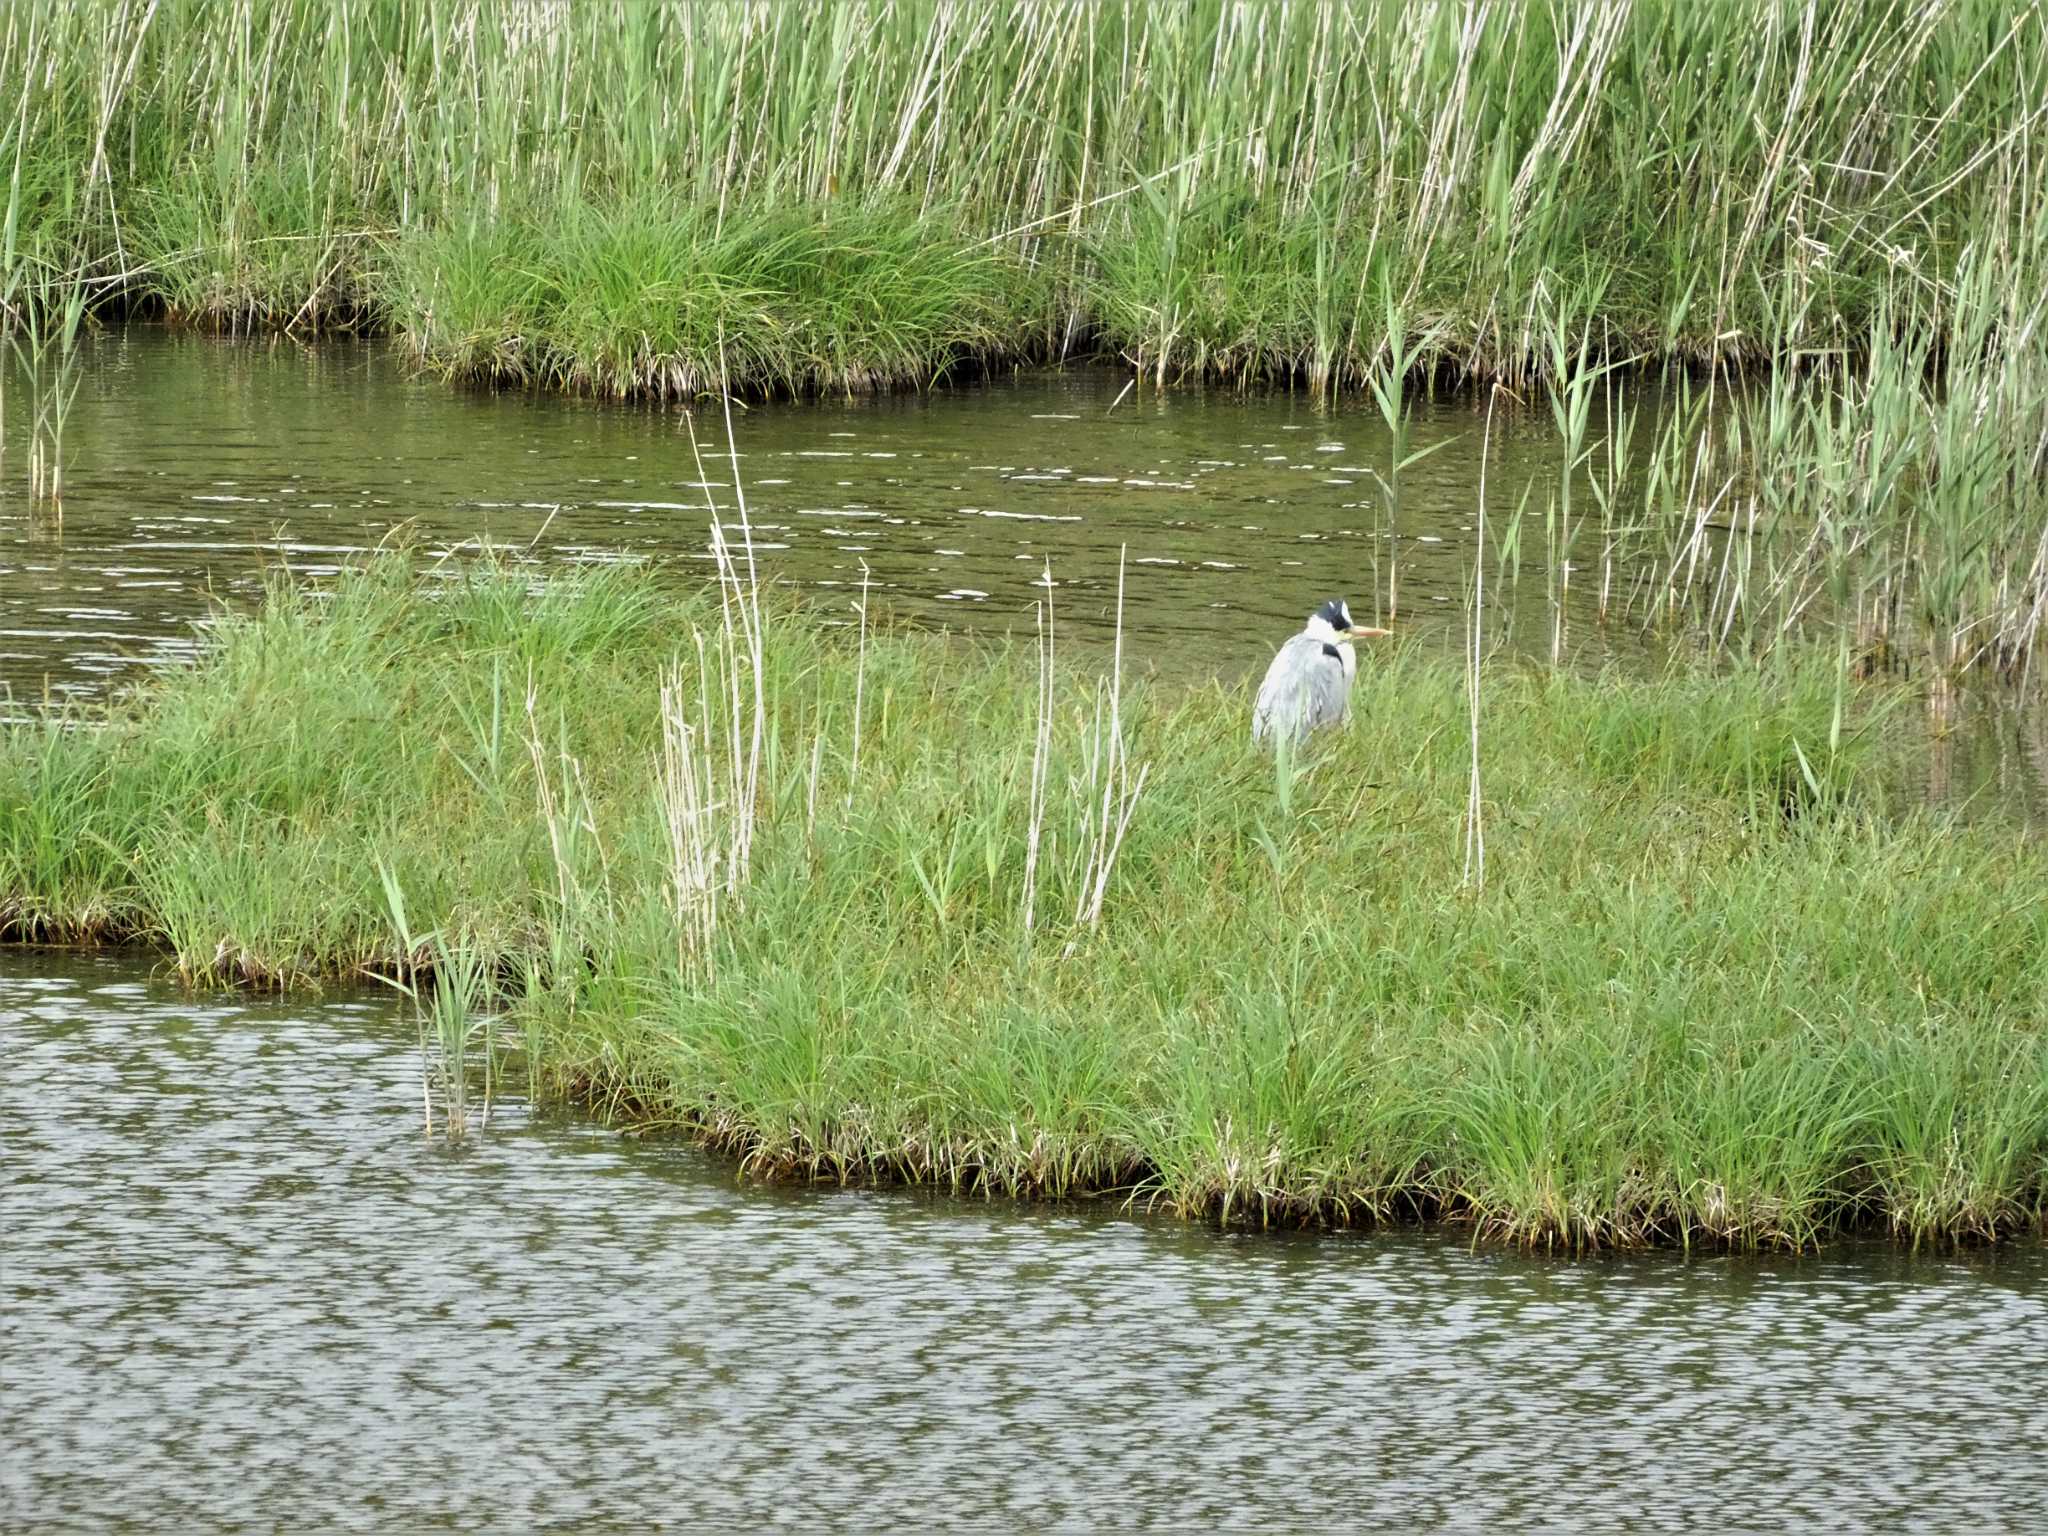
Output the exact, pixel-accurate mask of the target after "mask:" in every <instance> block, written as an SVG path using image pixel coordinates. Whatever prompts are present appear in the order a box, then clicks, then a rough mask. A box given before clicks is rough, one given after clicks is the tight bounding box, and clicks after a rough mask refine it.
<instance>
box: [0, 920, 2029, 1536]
mask: <svg viewBox="0 0 2048 1536" xmlns="http://www.w3.org/2000/svg"><path fill="white" fill-rule="evenodd" d="M0 1021H4V1033H5V1040H4V1045H5V1051H6V1057H7V1060H8V1064H9V1070H8V1072H7V1073H6V1074H5V1075H4V1076H0V1116H4V1123H5V1128H6V1129H5V1136H4V1138H0V1161H4V1165H5V1166H4V1184H0V1189H4V1194H0V1202H4V1212H0V1218H4V1219H0V1231H4V1232H5V1234H6V1235H5V1237H4V1239H0V1242H4V1244H5V1248H4V1260H5V1262H4V1265H0V1289H4V1294H5V1317H6V1344H5V1362H4V1364H5V1369H4V1374H0V1436H4V1441H5V1444H6V1446H7V1448H8V1449H7V1455H6V1456H5V1457H4V1458H0V1524H4V1525H6V1526H7V1527H9V1528H12V1529H23V1528H44V1527H47V1526H53V1525H66V1524H74V1525H83V1526H88V1527H101V1526H106V1525H111V1524H118V1523H136V1524H141V1525H144V1526H148V1527H153V1528H219V1527H223V1526H228V1525H233V1524H239V1523H244V1522H246V1523H251V1524H261V1525H264V1526H270V1527H298V1526H305V1527H314V1528H321V1529H327V1528H350V1527H353V1528H360V1529H395V1528H402V1527H404V1528H409V1527H412V1526H415V1525H457V1524H460V1525H463V1526H465V1527H468V1528H472V1529H508V1530H523V1529H533V1528H538V1527H541V1526H560V1527H563V1528H576V1529H582V1528H589V1527H594V1526H605V1527H619V1526H642V1525H662V1526H667V1525H689V1526H693V1527H702V1526H709V1527H714V1528H718V1527H726V1526H734V1527H738V1526H754V1525H761V1524H768V1523H778V1524H789V1525H798V1526H802V1527H805V1528H811V1529H819V1528H858V1529H883V1528H892V1527H907V1526H910V1525H913V1524H916V1525H936V1526H942V1527H943V1526H953V1527H971V1528H976V1529H982V1528H1001V1529H1027V1528H1029V1529H1038V1528H1075V1529H1084V1528H1085V1529H1094V1528H1100V1527H1103V1526H1120V1527H1156V1528H1196V1529H1215V1528H1225V1527H1229V1528H1246V1529H1275V1528H1283V1529H1300V1528H1330V1527H1352V1528H1356V1527H1376V1526H1398V1527H1400V1528H1403V1529H1408V1528H1415V1527H1423V1528H1429V1527H1436V1526H1443V1525H1458V1526H1464V1525H1472V1526H1480V1527H1496V1526H1515V1527H1526V1526H1542V1525H1558V1526H1566V1527H1572V1528H1586V1527H1604V1526H1618V1527H1623V1528H1639V1529H1664V1528H1676V1527H1679V1526H1684V1525H1690V1524H1693V1523H1696V1522H1697V1520H1698V1519H1699V1518H1700V1516H1701V1512H1702V1511H1714V1512H1715V1514H1714V1517H1713V1518H1715V1519H1716V1520H1717V1521H1729V1522H1732V1523H1734V1524H1737V1525H1741V1524H1744V1523H1747V1522H1748V1521H1750V1520H1752V1519H1755V1520H1759V1521H1761V1522H1763V1523H1768V1524H1771V1525H1774V1526H1776V1525H1787V1524H1789V1525H1792V1526H1795V1527H1813V1528H1818V1527H1823V1526H1825V1527H1826V1528H1829V1529H1845V1530H1855V1529H1873V1530H1877V1529H1899V1528H1903V1527H1907V1526H1917V1525H1920V1524H1924V1523H1928V1522H1935V1523H1940V1522H1943V1521H1949V1520H1953V1519H1955V1518H1957V1515H1958V1513H1959V1512H1961V1511H1965V1510H1967V1511H1968V1514H1969V1520H1970V1523H1971V1524H1972V1525H1973V1526H1976V1527H1980V1528H2006V1529H2023V1528H2030V1527H2038V1526H2039V1525H2040V1524H2041V1523H2042V1522H2043V1521H2044V1520H2048V1493H2044V1491H2043V1485H2042V1483H2041V1480H2040V1477H2039V1467H2038V1448H2039V1446H2040V1445H2041V1444H2042V1443H2043V1441H2044V1439H2048V1409H2044V1407H2043V1405H2042V1402H2041V1398H2040V1395H2039V1393H2038V1392H2037V1391H2036V1390H2035V1389H2034V1384H2033V1382H2032V1380H2031V1376H2030V1375H2029V1372H2030V1371H2031V1370H2032V1367H2033V1363H2034V1362H2037V1361H2038V1360H2040V1359H2042V1358H2044V1357H2048V1249H2044V1248H2043V1247H2041V1246H2040V1245H2038V1244H2033V1245H2021V1246H2018V1247H2015V1248H2012V1249H2008V1250H2005V1251H2001V1252H1997V1253H1992V1254H1978V1255H1969V1256H1964V1257H1960V1258H1930V1257H1924V1256H1923V1257H1920V1258H1913V1257H1911V1256H1908V1255H1905V1254H1902V1253H1899V1252H1897V1251H1894V1250H1891V1249H1888V1248H1869V1249H1864V1248H1854V1249H1844V1250H1838V1251H1836V1252H1834V1253H1832V1254H1830V1255H1828V1256H1825V1257H1823V1258H1821V1259H1818V1260H1808V1261H1804V1262H1797V1261H1789V1260H1781V1259H1778V1260H1773V1259H1765V1260H1754V1259H1731V1258H1717V1259H1706V1260H1695V1261H1691V1262H1687V1261H1683V1260H1681V1259H1679V1258H1678V1257H1676V1256H1673V1255H1650V1256H1644V1257H1639V1258H1633V1259H1626V1260H1617V1261H1612V1262H1600V1263H1586V1264H1570V1263H1564V1262H1545V1261H1541V1260H1531V1259H1527V1258H1522V1257H1518V1256H1515V1255H1510V1254H1498V1253H1482V1254H1473V1253H1470V1252H1468V1251H1466V1250H1465V1249H1464V1248H1463V1247H1461V1246H1460V1245H1459V1244H1458V1243H1457V1242H1455V1241H1448V1240H1445V1239H1442V1238H1439V1237H1428V1236H1415V1235H1398V1234H1382V1235H1376V1236H1364V1237H1360V1236H1349V1237H1343V1236H1339V1237H1326V1238H1317V1237H1293V1238H1282V1237H1273V1236H1225V1235H1218V1234H1215V1233H1211V1232H1208V1231H1205V1230H1201V1229H1191V1228H1187V1227H1182V1226H1178V1225H1174V1224H1170V1223H1163V1222H1153V1221H1144V1220H1129V1219H1121V1218H1118V1217H1116V1216H1115V1215H1114V1214H1113V1213H1110V1212H1106V1211H1102V1210H1097V1209H1094V1208H1091V1207H1087V1206H1075V1207H1061V1208H1039V1209H1033V1208H1020V1207H1014V1206H1010V1205H1005V1204H984V1203H981V1202H975V1201H970V1202H960V1201H950V1200H939V1199H927V1198H920V1197H916V1196H910V1195H904V1194H901V1193H887V1192H882V1193H877V1192H865V1191H840V1190H825V1191H818V1192H812V1191H794V1192H792V1191H787V1190H764V1189H757V1188H749V1187H743V1186H741V1185H738V1184H737V1183H736V1182H735V1181H734V1179H733V1176H732V1171H731V1169H730V1167H729V1166H728V1165H726V1164H724V1163H722V1162H719V1161H717V1160H713V1159H709V1158H705V1157H702V1156H700V1155H697V1154H695V1153H692V1152H690V1151H688V1150H686V1149H682V1148H678V1147H675V1146H672V1145H661V1144H643V1143H635V1142H633V1141H629V1140H623V1139H620V1138H618V1137H615V1136H613V1135H610V1134H608V1133H606V1132H604V1131H602V1130H599V1129H596V1128H594V1127H591V1126H588V1125H583V1124H578V1123H574V1122H559V1121H549V1120H538V1119H534V1118H532V1117H530V1116H528V1115H527V1114H526V1113H525V1112H524V1111H523V1109H522V1108H521V1107H520V1106H519V1105H517V1104H512V1105H509V1106H503V1107H501V1110H500V1113H499V1116H498V1118H497V1119H496V1121H495V1123H494V1124H493V1126H492V1128H491V1130H490V1131H489V1133H488V1134H486V1135H484V1136H483V1137H481V1138H480V1139H478V1140H477V1141H476V1142H475V1143H474V1144H473V1145H471V1146H469V1147H466V1148H464V1149H461V1150H457V1151H450V1150H449V1149H448V1148H447V1147H445V1146H444V1145H440V1144H437V1143H434V1142H430V1141H428V1140H426V1139H425V1138H423V1137H422V1136H421V1134H420V1130H419V1090H418V1080H417V1076H416V1070H417V1068H416V1061H415V1058H414V1057H413V1054H412V1052H411V1050H410V1048H409V1046H408V1044H407V1038H406V1030H405V1029H404V1027H403V1026H402V1025H401V1023H400V1022H399V1020H398V1019H397V1017H396V1015H395V1014H394V1011H393V1009H392V1007H391V1005H390V1003H389V1002H388V1001H387V1000H385V999H383V998H381V997H371V998H362V997H343V998H337V999H333V1000H330V1001H326V1002H322V1003H318V1004H307V1003H293V1004H282V1003H277V1002H272V1001H264V1000H259V999H253V998H233V999H229V1000H225V1001H220V1000H207V1001H205V1002H193V1001H191V1000H186V999H182V998H180V997H178V996H177V995H175V994H174V993H172V992H169V991H167V990H166V989H164V988H162V987H160V986H158V985H156V984H153V983H152V982H150V981H149V980H148V979H147V978H146V976H144V975H143V974H142V973H140V972H139V971H138V970H137V969H136V968H135V967H134V966H133V965H132V964H131V963H129V962H126V961H122V960H118V959H111V958H104V959H72V958H36V957H33V956H26V955H22V954H20V953H16V954H13V955H10V956H9V957H8V958H7V960H6V962H5V966H4V969H0Z"/></svg>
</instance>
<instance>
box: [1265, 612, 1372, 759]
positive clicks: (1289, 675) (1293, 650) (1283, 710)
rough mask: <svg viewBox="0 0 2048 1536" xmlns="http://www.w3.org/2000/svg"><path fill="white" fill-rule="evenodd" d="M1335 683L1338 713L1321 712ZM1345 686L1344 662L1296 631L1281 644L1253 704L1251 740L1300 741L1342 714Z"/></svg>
mask: <svg viewBox="0 0 2048 1536" xmlns="http://www.w3.org/2000/svg"><path fill="white" fill-rule="evenodd" d="M1333 683H1334V685H1335V687H1336V688H1337V690H1338V692H1337V696H1336V697H1337V713H1336V714H1335V715H1329V716H1325V715H1324V714H1323V711H1324V710H1325V709H1327V707H1328V694H1329V690H1330V687H1331V686H1332V684H1333ZM1348 691H1349V690H1348V689H1346V687H1345V682H1344V667H1343V664H1342V663H1341V662H1340V661H1338V660H1337V658H1335V657H1334V656H1331V655H1329V654H1328V653H1327V652H1326V651H1325V650H1324V649H1323V642H1322V641H1320V640H1318V639H1316V638H1315V637H1314V636H1313V635H1296V636H1294V637H1293V638H1292V639H1290V640H1289V641H1288V642H1287V643H1286V644H1285V645H1283V646H1281V647H1280V650H1279V653H1278V654H1277V655H1275V656H1274V658H1273V664H1272V665H1271V666H1270V667H1268V668H1266V679H1265V681H1264V682H1262V683H1260V684H1259V692H1258V697H1257V698H1256V699H1255V700H1254V701H1253V704H1252V740H1253V741H1264V740H1265V739H1266V737H1267V736H1268V735H1272V736H1274V737H1276V738H1279V737H1287V738H1292V739H1293V740H1296V741H1299V740H1300V739H1301V738H1302V737H1303V736H1306V735H1307V734H1308V733H1309V732H1310V731H1312V730H1314V729H1315V728H1316V727H1317V726H1318V725H1323V724H1327V723H1328V721H1329V720H1332V719H1341V718H1342V717H1343V713H1344V695H1345V693H1347V692H1348Z"/></svg>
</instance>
